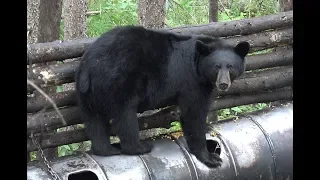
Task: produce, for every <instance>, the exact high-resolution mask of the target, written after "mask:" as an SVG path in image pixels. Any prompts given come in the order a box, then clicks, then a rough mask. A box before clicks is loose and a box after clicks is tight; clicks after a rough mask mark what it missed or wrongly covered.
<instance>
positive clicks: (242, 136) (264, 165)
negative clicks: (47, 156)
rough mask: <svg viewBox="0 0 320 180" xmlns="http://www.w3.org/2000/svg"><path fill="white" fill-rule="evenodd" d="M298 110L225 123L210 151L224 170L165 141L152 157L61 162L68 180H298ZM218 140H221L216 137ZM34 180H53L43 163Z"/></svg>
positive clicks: (56, 165)
mask: <svg viewBox="0 0 320 180" xmlns="http://www.w3.org/2000/svg"><path fill="white" fill-rule="evenodd" d="M292 128H293V105H292V104H287V105H283V106H281V107H276V108H274V109H271V110H268V111H261V112H256V113H253V114H250V115H246V116H242V117H240V118H239V119H238V120H236V121H233V120H227V121H222V122H220V123H218V124H217V125H215V127H214V130H213V133H212V132H208V133H207V146H208V150H209V151H211V152H216V153H218V154H220V156H221V158H222V160H223V164H222V166H221V167H219V168H216V169H210V168H207V167H206V166H205V165H203V164H202V163H200V162H199V161H198V160H197V159H196V158H195V157H194V156H193V155H192V154H190V153H189V152H188V151H187V150H186V148H185V147H186V146H185V139H184V138H183V137H180V138H178V139H176V140H174V141H173V140H171V139H159V140H156V141H154V148H153V150H152V152H150V153H149V154H144V155H141V156H127V155H117V156H109V157H100V156H94V155H89V154H86V153H83V154H77V155H73V156H67V157H62V158H58V159H57V160H54V161H53V162H51V165H52V168H53V169H54V170H55V171H56V172H57V174H58V175H59V177H60V178H61V179H62V180H82V179H86V180H216V179H217V180H233V179H235V180H236V179H238V180H242V179H246V180H259V179H262V180H264V179H268V180H269V179H270V180H290V179H293V170H292V169H293V130H292ZM214 135H215V136H214ZM27 177H28V180H39V179H42V180H46V179H48V180H49V179H51V176H50V173H48V172H47V171H46V168H45V166H44V165H42V164H41V163H38V162H37V161H35V162H31V163H29V164H28V166H27Z"/></svg>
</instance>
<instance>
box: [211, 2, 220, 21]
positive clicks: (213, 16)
mask: <svg viewBox="0 0 320 180" xmlns="http://www.w3.org/2000/svg"><path fill="white" fill-rule="evenodd" d="M218 12H219V7H218V0H209V23H210V22H218Z"/></svg>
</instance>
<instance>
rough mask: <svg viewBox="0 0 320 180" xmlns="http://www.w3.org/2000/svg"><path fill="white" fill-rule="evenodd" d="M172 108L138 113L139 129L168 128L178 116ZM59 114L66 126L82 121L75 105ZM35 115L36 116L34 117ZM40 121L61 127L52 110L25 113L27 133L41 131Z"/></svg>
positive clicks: (54, 127) (45, 125) (46, 126)
mask: <svg viewBox="0 0 320 180" xmlns="http://www.w3.org/2000/svg"><path fill="white" fill-rule="evenodd" d="M172 110H175V109H172V108H170V107H168V108H164V109H162V110H161V111H158V112H156V113H151V114H146V115H139V116H138V121H139V129H140V130H144V129H152V128H158V127H164V128H169V127H170V123H171V122H172V121H175V120H177V119H178V118H179V116H178V115H177V114H175V113H170V112H171V111H172ZM60 112H61V114H62V115H63V116H64V119H65V120H66V122H67V124H68V126H69V125H75V124H82V123H83V122H82V121H81V119H80V115H79V109H78V108H77V107H76V106H73V107H69V108H64V109H60ZM34 117H36V118H34ZM40 121H42V122H43V124H44V128H46V129H48V128H50V129H57V128H61V127H63V125H62V124H61V120H60V118H59V116H58V115H57V113H56V112H55V111H54V110H52V111H49V112H45V113H42V114H39V115H38V114H36V115H30V114H29V115H27V134H31V132H33V133H38V132H40V131H41V125H40Z"/></svg>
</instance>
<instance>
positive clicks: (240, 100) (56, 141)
mask: <svg viewBox="0 0 320 180" xmlns="http://www.w3.org/2000/svg"><path fill="white" fill-rule="evenodd" d="M292 96H293V91H292V89H291V88H284V89H278V90H275V91H270V92H264V93H260V94H255V95H245V96H236V97H233V96H231V97H228V98H224V99H216V100H215V101H214V102H213V103H212V105H211V107H210V110H211V111H214V110H218V109H223V108H230V107H234V106H239V105H246V104H253V103H266V102H272V101H276V100H288V99H292ZM174 109H176V107H171V108H168V109H167V111H166V113H169V114H171V110H173V111H174ZM166 120H167V123H166V124H170V122H172V121H176V119H174V120H173V119H170V118H168V119H166ZM87 140H88V138H87V137H86V136H85V134H84V130H83V129H77V130H72V131H64V132H59V133H50V134H46V135H44V137H43V141H42V144H41V146H42V148H44V149H46V148H52V147H57V146H60V145H65V144H71V143H77V142H82V141H87ZM35 150H36V147H35V146H34V145H33V144H32V142H31V140H30V138H28V139H27V151H28V152H31V151H35Z"/></svg>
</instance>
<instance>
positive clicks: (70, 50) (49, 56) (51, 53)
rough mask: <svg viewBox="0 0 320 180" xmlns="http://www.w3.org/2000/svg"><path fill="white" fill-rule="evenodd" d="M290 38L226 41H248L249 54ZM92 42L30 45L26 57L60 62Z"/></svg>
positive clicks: (286, 32)
mask: <svg viewBox="0 0 320 180" xmlns="http://www.w3.org/2000/svg"><path fill="white" fill-rule="evenodd" d="M292 37H293V28H292V27H291V28H286V29H279V30H274V31H268V32H261V33H256V34H251V35H246V36H239V37H237V36H236V37H229V38H227V41H229V42H230V43H231V44H234V45H235V44H236V43H237V42H239V41H248V42H249V43H250V45H251V49H250V52H254V51H258V50H262V49H268V48H271V47H275V46H278V45H284V44H291V43H292V42H293V38H292ZM94 40H95V39H87V38H86V39H81V40H75V41H67V42H62V43H60V42H52V43H42V44H31V45H29V47H28V57H29V60H32V63H41V62H49V61H61V60H65V59H68V58H75V57H80V56H82V54H83V53H84V51H85V49H86V48H87V47H88V46H89V45H90V44H91V43H92V42H93V41H94ZM27 63H29V61H27Z"/></svg>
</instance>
